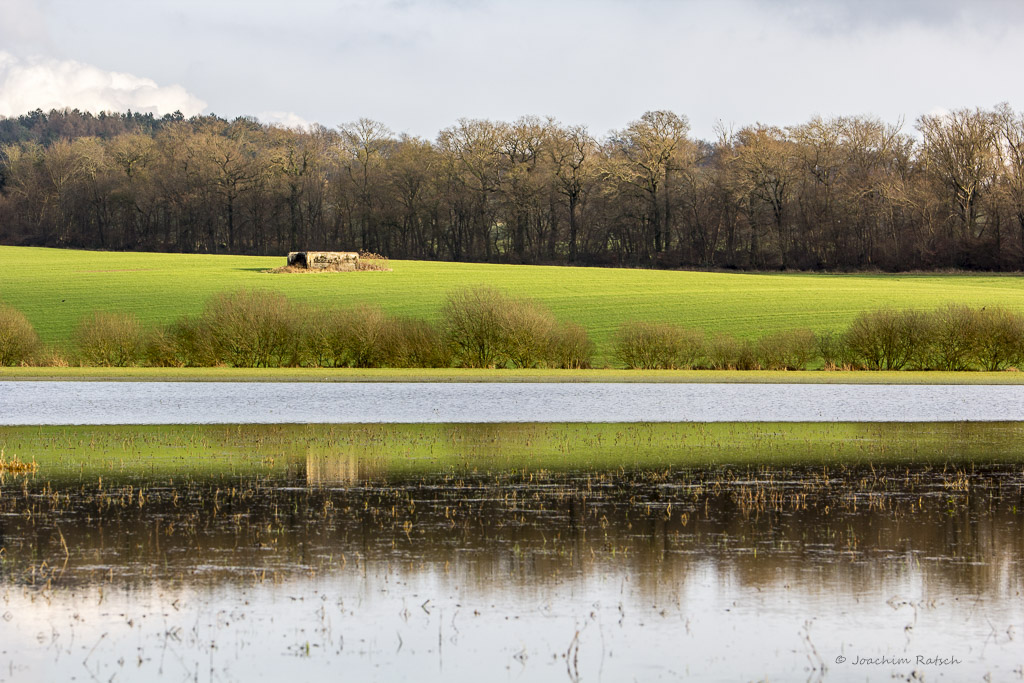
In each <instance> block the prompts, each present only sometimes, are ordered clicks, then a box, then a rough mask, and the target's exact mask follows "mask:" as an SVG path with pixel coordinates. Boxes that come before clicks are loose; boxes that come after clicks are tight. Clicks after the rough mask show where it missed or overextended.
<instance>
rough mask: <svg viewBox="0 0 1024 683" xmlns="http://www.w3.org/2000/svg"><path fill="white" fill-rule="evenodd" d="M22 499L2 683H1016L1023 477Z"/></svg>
mask: <svg viewBox="0 0 1024 683" xmlns="http://www.w3.org/2000/svg"><path fill="white" fill-rule="evenodd" d="M88 472H91V471H86V470H82V472H81V473H79V474H75V473H74V471H73V468H66V469H65V470H64V472H63V474H61V476H59V477H56V478H54V477H50V476H47V475H46V473H45V472H43V471H40V472H37V473H36V474H34V475H22V476H10V475H7V476H5V477H4V479H3V482H2V484H0V546H2V547H3V550H2V554H0V662H2V663H3V667H2V668H0V680H4V681H6V680H12V681H13V680H72V679H75V680H94V679H95V680H104V681H106V680H110V679H112V678H113V680H156V679H160V680H200V681H214V680H268V681H270V680H286V679H290V680H316V679H323V680H337V679H345V680H401V679H405V680H439V681H440V680H443V681H480V680H530V681H534V680H551V681H566V680H569V681H601V680H604V681H622V680H634V679H636V680H677V679H679V678H681V677H685V676H691V677H695V678H698V679H700V680H721V681H735V680H761V679H765V678H768V679H770V680H838V681H842V680H890V678H891V677H892V676H900V677H904V678H905V677H908V676H912V675H915V674H916V675H917V676H919V677H922V676H923V677H925V679H926V680H951V681H955V680H968V679H978V678H980V677H982V676H984V675H986V674H991V678H992V680H1007V679H1011V678H1014V677H1019V676H1020V675H1021V673H1022V669H1021V667H1022V666H1024V647H1021V643H1022V640H1024V599H1022V591H1024V572H1022V569H1024V567H1022V558H1024V524H1022V523H1024V516H1022V514H1024V513H1022V510H1024V467H1022V466H1021V465H1020V464H1019V462H1018V463H1017V464H1000V463H986V464H980V463H977V462H976V463H975V464H973V465H972V464H968V463H965V462H962V463H958V462H956V460H955V459H950V460H949V461H948V462H946V463H945V464H942V465H935V464H920V463H918V464H913V463H908V464H900V465H894V464H878V465H870V464H863V465H857V466H850V467H842V466H830V467H825V466H822V465H814V466H799V465H794V466H786V467H773V468H766V467H756V466H742V465H741V466H717V467H692V466H678V467H664V468H657V469H637V470H632V469H600V468H597V469H581V470H572V469H567V470H565V471H559V472H553V471H550V470H530V469H525V470H523V469H516V468H505V469H502V470H500V471H483V470H474V468H472V467H461V468H439V470H438V471H437V472H434V473H430V472H427V473H419V474H416V475H410V474H407V473H406V474H400V473H391V472H389V471H388V470H387V469H386V468H384V469H382V468H381V467H380V466H379V465H378V466H375V467H373V468H367V467H365V466H364V464H363V463H361V462H360V460H359V459H358V458H357V457H355V458H354V457H340V456H338V457H330V456H325V455H323V454H318V455H316V456H315V457H314V456H310V458H309V459H308V460H305V461H303V460H299V459H296V460H292V461H289V462H288V463H287V464H286V465H284V466H281V463H278V464H277V466H275V468H273V469H272V470H268V472H267V473H266V474H245V475H237V474H227V473H217V472H213V471H211V472H210V473H208V474H205V475H190V476H188V477H180V476H179V477H174V476H169V475H161V476H151V475H146V474H141V473H140V474H132V473H131V472H128V473H124V472H121V474H120V475H119V476H118V477H117V478H116V480H107V481H104V480H103V479H102V477H101V476H99V475H97V474H95V472H92V473H88Z"/></svg>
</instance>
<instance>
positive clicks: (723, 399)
mask: <svg viewBox="0 0 1024 683" xmlns="http://www.w3.org/2000/svg"><path fill="white" fill-rule="evenodd" d="M1004 420H1024V386H962V385H958V386H941V385H934V386H920V385H892V386H888V385H814V384H809V385H801V384H784V385H772V384H639V383H638V384H611V383H609V384H564V383H555V384H545V383H537V384H500V383H469V382H467V383H459V384H424V383H403V382H387V383H370V382H368V383H356V384H342V383H324V384H316V383H286V382H280V383H279V382H249V383H247V382H42V381H41V382H0V425H35V424H47V425H73V424H224V423H231V424H236V423H247V424H259V423H263V424H280V423H298V422H314V423H334V424H338V423H452V422H459V423H486V422H491V423H493V422H751V421H756V422H840V421H841V422H894V421H895V422H935V421H947V422H959V421H1004Z"/></svg>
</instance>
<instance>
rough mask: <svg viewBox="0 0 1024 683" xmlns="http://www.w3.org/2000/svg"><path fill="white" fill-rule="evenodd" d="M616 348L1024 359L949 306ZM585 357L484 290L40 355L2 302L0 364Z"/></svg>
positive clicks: (682, 354)
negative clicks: (410, 312) (418, 307)
mask: <svg viewBox="0 0 1024 683" xmlns="http://www.w3.org/2000/svg"><path fill="white" fill-rule="evenodd" d="M614 354H615V359H616V361H617V362H618V364H619V365H620V367H621V366H625V367H626V368H634V369H670V370H671V369H715V370H806V369H808V368H809V367H824V368H825V369H826V370H903V369H911V370H952V371H961V370H988V371H996V370H1006V369H1009V368H1016V367H1017V366H1019V365H1021V364H1022V363H1024V316H1021V315H1020V314H1017V313H1014V312H1011V311H1007V310H1005V309H1001V308H988V307H983V308H970V307H968V306H963V305H952V304H951V305H947V306H945V307H942V308H939V309H937V310H935V311H932V312H920V311H914V310H905V311H895V310H879V311H873V312H868V313H864V314H861V315H860V316H859V317H858V318H857V319H856V320H855V321H854V322H853V324H852V325H850V327H849V328H848V329H846V330H844V331H832V332H826V333H818V334H815V333H813V332H811V331H810V330H805V329H802V330H788V331H784V332H780V333H775V334H768V335H764V336H762V337H760V338H759V339H753V340H750V339H747V340H741V339H737V338H735V337H732V336H730V335H726V334H718V335H715V336H713V337H708V336H707V335H706V334H705V332H703V331H702V330H698V329H691V328H686V327H682V326H679V325H674V324H671V323H649V322H643V321H634V322H628V323H626V324H624V325H622V326H621V327H620V329H619V330H618V332H617V334H616V336H615V339H614ZM594 355H595V346H594V344H593V342H592V341H591V340H590V338H589V336H588V334H587V332H586V330H585V329H583V328H582V327H580V326H579V325H575V324H572V323H560V322H558V321H557V320H556V319H555V317H554V315H553V314H552V313H551V311H549V310H548V309H547V308H545V307H544V306H541V305H540V304H538V303H535V302H531V301H528V300H522V299H514V298H511V297H509V296H507V295H505V294H503V293H502V292H500V291H497V290H494V289H491V288H488V287H477V288H472V289H465V290H459V291H456V292H453V293H451V294H450V295H449V296H448V297H447V300H446V302H445V304H444V307H443V309H442V310H441V315H440V322H439V324H436V325H435V324H432V323H430V322H428V321H425V320H422V319H417V318H406V317H396V316H392V315H388V314H386V313H384V312H383V311H382V310H381V309H380V308H377V307H374V306H368V305H363V306H356V307H354V308H349V309H332V308H313V307H309V306H303V305H299V304H296V303H294V302H292V301H290V300H288V299H287V298H286V297H285V296H284V295H282V294H280V293H276V292H269V291H248V290H241V291H238V292H234V293H225V294H221V295H218V296H216V297H214V298H213V299H212V300H211V301H210V302H209V304H208V305H207V307H206V308H205V310H204V311H203V312H202V313H201V314H200V315H198V316H191V317H183V318H181V319H179V320H177V321H175V322H173V323H171V324H169V325H165V326H161V327H157V328H153V329H148V330H147V329H144V328H143V327H142V325H141V324H140V323H139V321H138V319H137V318H135V317H134V316H131V315H126V314H119V313H91V314H89V315H86V316H85V317H83V318H82V320H81V321H80V322H79V324H78V326H77V328H76V330H75V333H74V336H73V339H72V342H71V344H70V345H68V346H66V347H64V348H53V347H49V348H47V347H43V346H42V345H41V344H40V342H39V337H38V335H37V334H36V333H35V330H34V329H33V327H32V325H31V324H30V323H29V321H28V320H27V319H26V318H25V316H24V315H23V314H22V313H20V312H19V311H17V310H15V309H13V308H10V307H7V306H3V305H0V366H4V365H7V366H11V365H41V366H68V365H81V366H105V367H127V366H136V365H147V366H153V367H214V366H223V367H246V368H252V367H264V368H269V367H316V368H388V367H390V368H451V367H463V368H508V367H513V368H538V367H544V368H563V369H574V370H580V369H587V368H590V367H592V365H593V362H594Z"/></svg>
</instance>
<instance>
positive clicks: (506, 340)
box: [498, 299, 555, 368]
mask: <svg viewBox="0 0 1024 683" xmlns="http://www.w3.org/2000/svg"><path fill="white" fill-rule="evenodd" d="M498 325H499V328H498V330H499V334H498V350H499V354H500V355H501V357H503V358H506V359H507V362H508V363H511V364H512V366H513V367H517V368H534V367H537V366H538V365H540V364H542V363H544V362H545V361H546V360H547V359H548V358H549V357H550V355H551V349H550V345H551V339H552V335H553V333H554V330H555V318H554V316H553V315H552V314H551V312H550V311H548V310H547V309H545V308H542V307H541V306H539V305H537V304H535V303H533V302H531V301H524V300H515V299H509V300H507V301H506V302H505V304H504V305H503V306H502V307H501V309H500V315H499V316H498Z"/></svg>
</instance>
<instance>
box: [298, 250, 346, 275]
mask: <svg viewBox="0 0 1024 683" xmlns="http://www.w3.org/2000/svg"><path fill="white" fill-rule="evenodd" d="M358 262H359V254H358V253H357V252H354V251H292V252H289V253H288V265H289V266H292V267H294V268H308V269H310V270H322V269H324V268H338V269H342V270H344V269H347V268H351V269H352V270H354V269H355V267H356V264H357V263H358Z"/></svg>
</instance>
